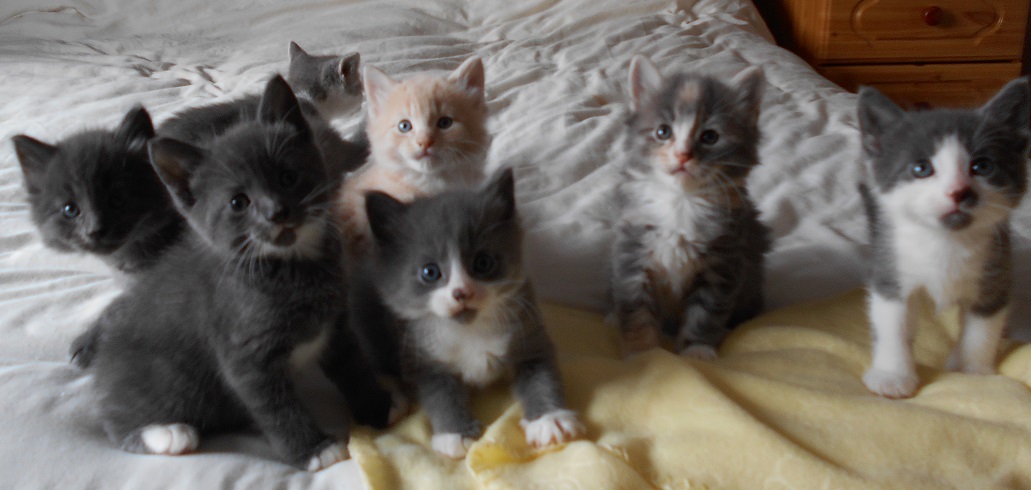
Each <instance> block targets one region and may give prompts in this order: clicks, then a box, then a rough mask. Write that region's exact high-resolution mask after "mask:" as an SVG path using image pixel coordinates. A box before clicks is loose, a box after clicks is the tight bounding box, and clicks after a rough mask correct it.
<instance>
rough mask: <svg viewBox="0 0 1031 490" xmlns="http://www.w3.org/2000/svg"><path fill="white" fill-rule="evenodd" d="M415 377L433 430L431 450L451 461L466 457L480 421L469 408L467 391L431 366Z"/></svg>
mask: <svg viewBox="0 0 1031 490" xmlns="http://www.w3.org/2000/svg"><path fill="white" fill-rule="evenodd" d="M424 369H425V372H423V373H420V374H419V375H417V376H416V379H415V386H416V390H417V394H418V397H419V403H420V404H421V405H422V408H423V410H424V411H425V412H426V416H427V417H429V419H430V425H431V426H432V427H433V440H432V445H433V449H434V450H435V451H437V452H438V453H440V454H442V455H444V456H448V457H450V458H454V459H461V458H463V457H465V453H466V452H468V450H469V447H470V446H471V445H472V443H473V442H475V441H476V439H479V437H480V434H481V433H482V429H481V428H480V422H479V421H478V420H476V418H475V417H473V414H472V412H471V411H470V409H469V392H468V389H467V388H466V386H465V384H463V383H462V381H461V380H459V379H458V377H456V376H455V375H453V374H451V373H447V372H444V371H440V370H435V369H433V368H432V367H427V368H424Z"/></svg>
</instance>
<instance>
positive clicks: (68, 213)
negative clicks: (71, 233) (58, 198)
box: [61, 202, 79, 219]
mask: <svg viewBox="0 0 1031 490" xmlns="http://www.w3.org/2000/svg"><path fill="white" fill-rule="evenodd" d="M61 214H63V215H64V217H65V218H69V219H71V218H74V217H76V216H78V215H79V206H76V205H75V203H74V202H70V203H68V204H65V205H64V207H63V208H61Z"/></svg>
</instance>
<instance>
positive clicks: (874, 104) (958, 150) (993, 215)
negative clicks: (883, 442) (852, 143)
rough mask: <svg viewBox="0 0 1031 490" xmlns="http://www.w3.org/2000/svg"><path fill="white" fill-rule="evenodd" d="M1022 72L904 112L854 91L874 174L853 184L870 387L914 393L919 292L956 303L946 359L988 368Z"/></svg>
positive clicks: (998, 329) (1029, 104)
mask: <svg viewBox="0 0 1031 490" xmlns="http://www.w3.org/2000/svg"><path fill="white" fill-rule="evenodd" d="M1029 99H1031V96H1029V89H1028V81H1027V79H1025V78H1021V79H1018V80H1015V81H1013V82H1010V83H1009V84H1008V85H1006V86H1005V87H1004V88H1003V89H1002V90H1001V91H1000V92H999V93H998V94H997V95H996V96H995V97H994V98H993V99H992V100H991V101H989V102H988V103H987V104H986V105H984V106H983V107H981V108H980V109H977V110H945V109H942V110H933V111H923V112H911V113H907V112H903V111H902V109H900V108H899V107H898V106H897V105H895V104H894V103H892V102H891V101H890V100H888V99H887V98H886V97H885V96H884V95H882V94H881V93H880V92H878V91H877V90H876V89H873V88H869V87H864V88H863V89H862V90H860V92H859V109H858V115H859V125H860V131H861V133H862V143H863V150H864V154H865V156H866V158H867V159H868V162H869V163H868V165H869V167H868V168H869V170H870V173H871V175H872V182H870V183H868V184H861V185H860V193H861V196H862V198H863V203H864V205H865V208H866V213H867V217H868V219H869V229H870V239H871V242H872V244H873V251H874V261H873V271H872V277H871V281H870V284H869V287H868V290H869V295H870V301H869V312H870V324H871V327H872V330H873V362H872V365H871V367H870V369H869V370H868V371H867V372H866V374H865V375H864V376H863V382H864V383H865V384H866V386H867V388H869V389H870V391H872V392H874V393H877V394H878V395H881V396H885V397H889V398H904V397H909V396H912V395H913V393H914V392H915V391H916V388H917V386H918V384H919V382H920V381H919V379H918V377H917V374H916V369H915V366H914V362H913V353H912V347H911V346H910V337H911V336H912V328H913V322H914V321H915V318H914V311H915V310H913V305H914V301H915V300H916V296H917V293H919V292H920V291H923V292H925V293H926V294H927V295H928V296H929V297H930V298H931V300H932V301H933V302H934V304H935V305H937V307H938V308H939V310H940V309H942V308H945V307H947V306H951V305H956V304H958V305H959V307H960V309H961V311H962V314H961V318H962V320H963V324H964V328H963V332H962V335H961V337H960V339H959V343H958V345H957V346H956V349H955V350H954V351H953V354H952V357H951V358H950V360H949V364H948V367H949V369H951V370H957V371H963V372H967V373H982V374H987V373H994V372H995V355H996V350H997V346H998V342H999V339H1000V338H1001V336H1002V331H1003V328H1004V326H1005V323H1006V316H1007V311H1008V309H1009V308H1008V305H1009V287H1010V282H1011V264H1010V263H1011V256H1010V255H1011V253H1010V229H1009V216H1010V212H1011V211H1012V210H1013V208H1014V207H1016V206H1017V205H1018V203H1019V202H1020V199H1021V197H1023V195H1024V193H1025V192H1026V190H1027V180H1028V169H1027V154H1028V149H1029V141H1031V132H1029V130H1028V123H1029V116H1028V111H1029V110H1031V100H1029Z"/></svg>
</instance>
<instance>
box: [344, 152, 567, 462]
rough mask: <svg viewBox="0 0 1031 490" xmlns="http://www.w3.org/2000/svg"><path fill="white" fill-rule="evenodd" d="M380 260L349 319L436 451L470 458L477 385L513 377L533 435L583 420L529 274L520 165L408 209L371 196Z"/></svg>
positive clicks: (544, 440)
mask: <svg viewBox="0 0 1031 490" xmlns="http://www.w3.org/2000/svg"><path fill="white" fill-rule="evenodd" d="M366 208H367V212H368V216H369V218H370V224H371V226H372V232H373V236H374V238H375V240H376V248H375V250H376V252H375V258H374V260H373V265H374V267H372V266H370V267H367V268H366V269H365V270H363V271H362V273H361V274H360V276H361V277H360V278H359V279H358V283H357V284H355V286H354V287H353V288H352V290H351V291H352V294H354V295H355V296H354V300H353V301H352V312H353V314H354V316H353V318H354V320H353V321H352V323H353V324H354V325H355V326H356V328H357V329H358V332H359V335H360V336H362V338H363V341H364V343H365V346H366V349H368V350H369V351H370V352H373V353H374V355H371V356H370V357H371V358H372V359H374V360H375V362H376V364H377V367H378V369H379V371H380V372H383V373H386V374H389V375H392V376H394V377H397V378H400V379H401V380H402V381H403V382H404V383H405V384H406V385H408V386H410V387H412V388H414V390H415V392H416V395H417V397H418V400H419V402H420V403H421V405H422V407H423V409H424V410H425V411H426V414H427V415H428V417H429V419H430V423H431V424H432V426H433V439H432V444H433V448H434V449H435V450H436V451H437V452H439V453H441V454H444V455H446V456H450V457H453V458H461V457H463V456H464V455H465V454H466V451H467V450H468V448H469V446H470V444H472V442H473V441H475V440H476V439H477V438H478V437H479V436H480V434H481V428H480V423H479V421H477V420H476V418H475V417H474V416H473V415H472V413H471V412H470V406H469V403H470V402H469V391H470V390H469V387H470V386H472V387H484V386H487V385H489V384H491V383H493V382H495V381H496V380H498V379H500V378H501V377H502V376H504V375H505V374H508V373H511V374H512V375H513V376H514V389H515V394H516V397H517V398H518V399H519V401H520V402H522V405H523V412H524V417H523V421H522V425H523V428H524V430H525V432H526V440H527V442H528V443H529V444H531V445H533V446H543V445H548V444H552V443H561V442H564V441H567V440H570V439H573V438H575V437H577V436H579V435H580V434H581V433H582V432H583V427H582V425H581V423H580V421H579V419H578V418H577V416H576V414H575V413H574V412H572V411H570V410H567V409H566V408H565V402H564V395H563V388H562V381H561V378H560V376H559V373H558V367H557V362H556V359H555V351H554V347H553V346H552V344H551V340H550V339H549V338H548V335H547V332H546V331H545V329H544V325H543V320H542V318H541V315H540V312H539V311H538V309H537V304H536V299H535V297H534V292H533V288H532V286H531V284H530V282H529V281H528V280H527V279H526V277H525V276H524V275H523V269H522V255H521V254H522V250H521V238H522V230H521V227H520V224H519V217H518V215H517V214H516V209H515V195H514V183H513V178H512V171H511V170H506V171H504V172H503V173H502V174H501V175H500V176H499V177H498V178H496V179H494V180H493V181H492V182H491V183H489V184H488V185H487V186H486V187H485V188H484V189H483V190H480V191H474V190H456V191H446V192H444V193H443V194H439V195H437V196H434V197H428V198H418V199H416V200H415V201H414V202H412V203H411V204H403V203H402V202H400V201H398V200H396V199H394V198H393V197H390V195H388V194H385V193H382V192H369V193H368V196H367V199H366Z"/></svg>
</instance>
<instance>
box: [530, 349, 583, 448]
mask: <svg viewBox="0 0 1031 490" xmlns="http://www.w3.org/2000/svg"><path fill="white" fill-rule="evenodd" d="M548 352H549V354H550V352H551V351H550V350H549V351H548ZM515 392H516V397H518V398H519V401H520V403H522V405H523V419H522V420H521V421H520V422H519V425H520V426H521V427H522V428H523V432H524V433H525V434H526V443H527V444H529V445H530V446H533V447H543V446H549V445H552V444H561V443H564V442H567V441H571V440H574V439H577V438H578V437H580V436H582V435H583V433H584V432H585V429H584V426H583V423H582V422H580V419H579V418H578V417H577V415H576V412H574V411H572V410H567V409H566V408H565V397H564V396H563V393H562V378H561V377H560V376H559V372H558V368H557V367H556V365H555V359H554V356H553V355H550V356H543V357H539V358H535V359H530V360H526V361H523V362H521V363H519V364H517V365H516V367H515Z"/></svg>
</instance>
